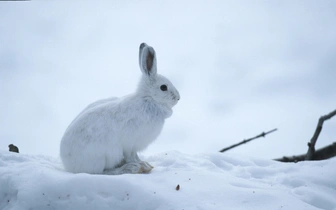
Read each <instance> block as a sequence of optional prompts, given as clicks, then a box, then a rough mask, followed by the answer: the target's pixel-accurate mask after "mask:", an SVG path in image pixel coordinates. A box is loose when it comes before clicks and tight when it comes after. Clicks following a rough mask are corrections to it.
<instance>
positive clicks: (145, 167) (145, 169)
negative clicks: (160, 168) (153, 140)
mask: <svg viewBox="0 0 336 210" xmlns="http://www.w3.org/2000/svg"><path fill="white" fill-rule="evenodd" d="M140 165H141V171H139V173H149V172H150V171H151V170H152V169H153V168H154V167H153V166H151V165H150V164H149V163H147V162H145V161H141V162H140Z"/></svg>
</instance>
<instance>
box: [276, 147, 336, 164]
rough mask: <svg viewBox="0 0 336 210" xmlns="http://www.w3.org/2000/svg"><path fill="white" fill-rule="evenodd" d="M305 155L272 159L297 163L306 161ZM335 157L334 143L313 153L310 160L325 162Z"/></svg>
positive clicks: (335, 148)
mask: <svg viewBox="0 0 336 210" xmlns="http://www.w3.org/2000/svg"><path fill="white" fill-rule="evenodd" d="M306 155H307V154H302V155H295V156H292V157H282V158H277V159H274V160H276V161H280V162H295V163H296V162H299V161H304V160H305V159H306ZM335 156H336V142H334V143H332V144H331V145H328V146H326V147H323V148H321V149H318V150H316V151H315V153H314V155H313V157H312V160H325V159H329V158H332V157H335Z"/></svg>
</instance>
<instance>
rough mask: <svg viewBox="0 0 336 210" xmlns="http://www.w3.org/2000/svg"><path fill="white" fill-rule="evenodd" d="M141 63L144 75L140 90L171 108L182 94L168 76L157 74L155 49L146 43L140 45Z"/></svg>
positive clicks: (146, 95)
mask: <svg viewBox="0 0 336 210" xmlns="http://www.w3.org/2000/svg"><path fill="white" fill-rule="evenodd" d="M139 64H140V69H141V71H142V74H143V75H142V78H141V81H140V84H139V87H138V92H139V93H140V94H141V95H142V96H144V97H150V98H152V99H153V100H154V101H156V102H157V103H159V104H161V105H164V106H168V107H170V108H171V107H173V106H175V105H176V104H177V102H178V100H180V94H179V92H178V91H177V90H176V88H175V87H174V85H173V84H172V83H171V82H170V81H169V80H168V79H167V78H166V77H164V76H162V75H159V74H157V65H156V54H155V50H154V49H153V47H151V46H148V45H147V44H146V43H142V44H141V45H140V49H139Z"/></svg>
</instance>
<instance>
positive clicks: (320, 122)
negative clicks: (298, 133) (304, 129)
mask: <svg viewBox="0 0 336 210" xmlns="http://www.w3.org/2000/svg"><path fill="white" fill-rule="evenodd" d="M335 115H336V110H334V111H332V112H330V113H329V114H327V115H324V116H322V117H320V119H319V120H318V123H317V127H316V130H315V133H314V135H313V137H312V138H311V140H310V142H309V143H308V147H309V148H308V151H307V154H306V158H305V160H312V158H313V155H314V153H315V144H316V141H317V138H318V137H319V135H320V133H321V130H322V126H323V122H324V121H325V120H329V119H330V118H332V117H333V116H335Z"/></svg>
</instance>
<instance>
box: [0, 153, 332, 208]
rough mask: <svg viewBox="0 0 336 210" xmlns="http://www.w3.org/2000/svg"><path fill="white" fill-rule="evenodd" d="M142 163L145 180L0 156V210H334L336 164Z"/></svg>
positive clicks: (214, 159) (196, 159)
mask: <svg viewBox="0 0 336 210" xmlns="http://www.w3.org/2000/svg"><path fill="white" fill-rule="evenodd" d="M142 159H144V160H146V161H148V162H149V163H150V164H152V165H153V166H154V167H155V168H154V169H153V170H152V172H151V173H150V174H126V175H118V176H112V175H91V174H84V173H82V174H72V173H68V172H65V171H64V169H63V167H62V164H61V162H60V159H58V158H54V157H49V156H36V155H26V154H21V153H20V154H17V153H12V152H7V151H3V150H0V209H3V210H9V209H10V210H19V209H20V210H21V209H46V210H47V209H84V210H85V209H97V210H99V209H141V210H143V209H181V210H182V209H267V210H269V209H291V210H292V209H305V210H306V209H307V210H308V209H331V210H332V209H334V210H335V209H336V199H335V198H336V182H335V177H336V169H335V164H336V159H335V158H333V159H329V160H325V161H317V162H299V163H280V162H276V161H272V160H265V159H258V158H253V157H244V156H234V155H227V154H225V153H206V154H195V155H187V154H183V153H180V152H178V151H169V152H165V153H158V154H155V155H151V156H143V157H142ZM177 185H180V189H179V190H176V187H177Z"/></svg>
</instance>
